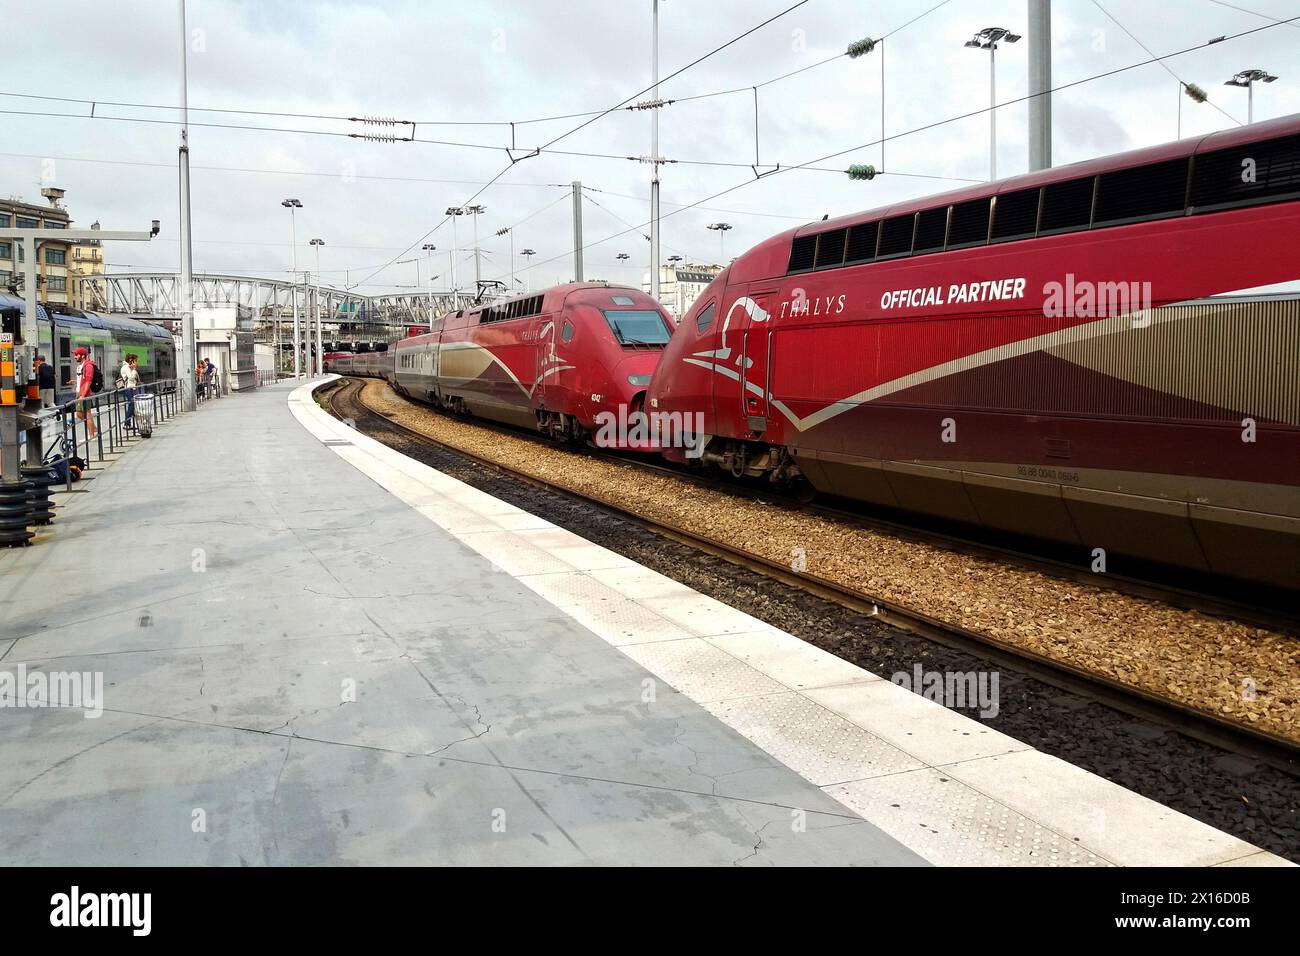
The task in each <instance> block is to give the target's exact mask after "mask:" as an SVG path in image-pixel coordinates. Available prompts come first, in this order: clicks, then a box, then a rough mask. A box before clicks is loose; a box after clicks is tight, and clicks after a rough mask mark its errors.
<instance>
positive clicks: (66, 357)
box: [55, 329, 73, 390]
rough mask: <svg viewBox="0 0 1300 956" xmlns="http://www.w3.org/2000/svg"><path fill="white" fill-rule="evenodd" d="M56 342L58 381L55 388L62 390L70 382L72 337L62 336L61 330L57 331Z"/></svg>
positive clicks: (71, 372)
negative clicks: (57, 343) (57, 345)
mask: <svg viewBox="0 0 1300 956" xmlns="http://www.w3.org/2000/svg"><path fill="white" fill-rule="evenodd" d="M58 340H59V348H58V355H59V361H58V366H59V380H58V383H57V385H56V386H55V387H56V388H57V389H59V390H62V389H65V388H67V387H68V382H71V381H72V374H73V368H72V336H71V335H66V334H64V332H63V330H62V329H59V330H58Z"/></svg>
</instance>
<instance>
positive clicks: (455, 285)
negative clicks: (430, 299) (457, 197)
mask: <svg viewBox="0 0 1300 956" xmlns="http://www.w3.org/2000/svg"><path fill="white" fill-rule="evenodd" d="M443 215H446V216H451V252H450V256H451V304H452V307H453V308H455V306H456V296H457V294H458V293H459V292H460V283H459V281H458V280H457V278H456V250H457V249H458V248H459V243H458V242H457V240H456V217H457V216H463V215H465V210H464V209H462V208H461V207H460V206H448V207H447V211H446V212H445V213H443Z"/></svg>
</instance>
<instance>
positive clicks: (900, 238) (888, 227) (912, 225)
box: [876, 212, 916, 259]
mask: <svg viewBox="0 0 1300 956" xmlns="http://www.w3.org/2000/svg"><path fill="white" fill-rule="evenodd" d="M915 231H916V214H915V213H910V212H909V213H907V214H906V215H903V216H895V217H894V218H892V219H886V220H885V221H884V222H882V223H881V225H880V253H879V255H877V256H876V258H877V259H892V258H894V257H895V256H910V255H911V254H912V234H913V233H914V232H915Z"/></svg>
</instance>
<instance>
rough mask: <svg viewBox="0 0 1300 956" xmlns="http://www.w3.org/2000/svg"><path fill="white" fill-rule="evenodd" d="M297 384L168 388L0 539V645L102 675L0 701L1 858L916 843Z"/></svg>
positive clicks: (312, 858) (26, 660)
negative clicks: (217, 391) (467, 517)
mask: <svg viewBox="0 0 1300 956" xmlns="http://www.w3.org/2000/svg"><path fill="white" fill-rule="evenodd" d="M287 395H288V388H287V387H286V386H278V387H272V388H265V389H261V390H258V391H257V392H254V393H250V394H245V395H240V396H236V397H232V398H230V399H226V400H223V401H220V402H216V403H212V404H209V405H207V406H205V407H203V408H201V409H200V410H199V411H198V412H196V413H194V414H191V415H187V416H182V417H180V418H179V419H177V420H175V421H174V422H173V423H171V424H169V426H168V427H167V428H166V429H163V430H160V431H159V433H158V434H157V435H156V436H155V437H154V438H152V439H150V440H149V441H147V442H141V443H139V444H138V445H136V446H134V447H133V448H132V449H131V450H130V451H129V453H128V454H126V455H124V456H122V457H121V459H120V460H118V461H116V462H114V463H113V465H112V466H111V467H110V468H107V469H105V470H104V471H103V472H102V473H100V474H99V475H98V477H97V478H96V480H95V482H94V486H93V489H92V490H91V491H90V492H88V493H86V494H83V495H79V496H75V497H73V498H72V499H71V500H70V501H69V503H68V504H67V505H66V507H65V508H64V509H63V511H62V512H61V513H60V515H59V518H58V520H57V522H56V524H55V526H54V527H53V528H52V529H51V531H50V533H49V534H48V535H46V536H45V539H44V540H42V541H41V542H40V543H38V544H37V545H36V546H34V547H31V548H28V549H25V550H23V551H11V552H6V553H0V602H3V603H4V605H5V607H6V611H5V615H4V617H5V622H6V623H5V625H4V631H3V639H0V655H2V656H0V671H7V672H9V673H11V674H18V673H19V672H20V670H21V671H22V672H25V673H28V674H30V673H31V672H35V671H41V672H43V673H47V674H49V673H54V672H59V673H63V674H71V673H78V674H88V675H94V674H101V675H102V681H103V699H102V706H103V713H102V715H101V716H98V717H87V716H85V715H84V714H83V711H81V710H77V709H66V708H65V709H53V708H48V707H46V708H40V707H22V708H7V709H4V710H0V768H3V769H2V770H0V815H3V817H4V819H5V827H4V829H5V844H6V848H5V850H6V852H5V854H4V861H5V862H6V863H8V864H121V863H129V864H231V865H239V864H498V863H499V864H506V863H514V864H591V863H595V864H732V863H743V864H751V865H752V864H850V863H851V864H868V865H870V864H919V863H922V862H923V860H922V859H921V857H919V856H918V855H917V854H915V853H913V852H912V851H911V850H908V849H907V848H905V847H904V846H903V845H901V844H900V843H899V842H898V841H897V840H895V839H894V838H892V837H890V836H888V835H887V834H885V833H884V832H882V831H881V830H880V829H879V828H877V827H876V826H874V825H872V824H870V823H867V822H865V821H864V820H863V819H862V818H861V817H859V816H857V815H856V814H855V813H853V812H852V811H851V810H850V809H849V808H847V807H846V806H845V805H844V804H842V803H840V802H839V801H838V800H836V799H834V798H833V797H832V796H830V795H829V794H828V793H826V792H824V791H823V790H822V789H821V788H820V787H819V786H817V785H816V784H814V783H812V782H810V781H809V780H807V779H805V778H804V777H802V776H800V774H798V773H797V772H795V771H794V770H792V769H790V768H789V767H787V766H785V765H784V764H782V763H781V762H780V761H779V760H778V759H776V758H775V757H773V756H772V755H771V754H769V753H767V752H766V751H764V750H763V749H762V748H760V747H759V746H758V745H757V744H755V743H754V742H752V741H750V740H748V739H746V738H745V737H744V736H742V735H741V734H739V733H738V732H736V731H735V730H733V729H732V728H730V727H729V726H727V725H726V724H725V723H723V722H722V721H721V720H719V719H718V718H717V717H716V716H714V715H713V714H711V713H710V712H709V710H708V709H707V708H706V706H704V705H702V704H701V703H698V702H696V701H695V700H692V699H690V698H689V697H687V696H686V695H684V694H682V693H679V692H678V691H676V690H674V688H673V687H672V686H670V685H669V684H667V683H665V682H664V681H663V680H658V679H656V678H655V677H654V676H653V675H652V674H650V672H649V671H647V669H646V668H645V667H643V666H642V665H640V664H638V663H637V662H636V661H635V660H633V659H632V658H630V657H629V656H627V655H626V654H624V653H623V652H622V651H621V650H619V649H618V648H617V647H614V646H612V645H611V644H610V643H608V642H607V641H606V640H603V639H602V638H601V637H599V636H597V635H596V634H594V633H593V632H592V631H591V630H589V629H588V628H587V627H585V626H584V625H583V624H582V623H580V622H579V621H578V620H576V619H575V618H574V617H573V616H572V615H570V614H568V613H566V612H565V611H563V610H561V609H560V608H559V607H557V606H556V605H555V604H553V603H551V602H550V601H548V600H547V599H546V598H544V597H543V596H541V595H540V594H538V593H537V592H536V591H535V590H533V589H532V588H530V587H528V586H526V584H524V583H522V582H521V580H520V579H519V578H518V577H515V576H513V575H512V574H510V573H507V572H505V571H503V570H501V568H500V567H498V566H497V565H496V564H494V563H492V562H491V561H489V560H488V559H487V558H486V557H484V556H483V555H481V554H479V553H476V552H475V551H473V550H471V549H470V548H469V547H467V546H466V545H465V544H464V543H463V542H462V541H461V540H460V539H458V538H457V537H455V536H454V535H453V534H451V533H449V532H448V531H446V530H444V529H443V528H441V527H439V526H438V525H436V524H434V523H433V522H431V521H430V520H429V519H428V518H427V517H425V516H423V515H422V514H420V513H419V512H418V511H417V510H416V509H414V508H413V507H412V506H411V505H410V504H408V503H406V502H405V501H403V500H401V499H399V498H397V497H395V496H393V495H392V494H390V493H389V492H388V491H386V490H385V489H384V488H382V487H381V486H380V485H379V484H377V483H376V482H375V481H374V480H372V479H371V478H370V477H367V475H365V474H363V473H362V472H361V471H359V470H357V468H355V467H354V466H353V465H352V464H350V463H349V462H348V461H347V460H345V459H344V458H343V457H341V456H340V455H339V454H338V453H337V452H338V451H339V450H340V449H339V448H338V446H329V445H326V444H323V443H322V442H321V440H320V439H319V438H318V437H317V436H316V435H314V434H312V433H311V432H309V431H308V430H306V429H305V428H304V427H303V425H302V424H301V423H300V422H299V421H298V420H297V418H296V417H295V415H294V414H292V413H291V411H290V407H289V405H288V403H287V402H286V398H287ZM307 401H308V402H310V399H307ZM340 427H342V426H340ZM357 437H358V438H359V437H360V436H357ZM462 487H463V486H462ZM430 500H432V499H430ZM512 511H513V509H509V508H508V507H507V508H506V510H505V511H503V512H502V513H501V515H500V521H499V522H497V523H495V524H493V526H492V531H490V532H489V534H492V533H497V532H502V533H504V531H505V529H506V528H507V527H514V528H520V529H521V530H522V527H521V526H522V525H528V524H530V522H528V521H527V520H524V521H522V522H521V521H520V520H519V519H517V518H516V517H514V516H513V515H512V514H511V513H510V512H512ZM532 525H533V527H534V528H536V529H538V530H541V531H543V532H544V531H545V523H544V522H535V521H534V522H532ZM516 557H517V558H518V559H520V560H524V559H525V557H524V555H522V554H519V555H516ZM575 560H577V561H578V563H579V566H582V567H584V568H587V567H589V566H590V565H591V564H592V563H593V562H592V560H591V559H590V556H587V560H585V561H584V560H583V556H575ZM594 563H595V564H597V565H600V564H606V563H608V564H609V565H610V566H611V567H622V566H626V565H628V564H630V562H626V561H624V560H623V559H621V558H617V556H615V560H613V561H611V562H606V561H603V560H600V559H596V560H595V561H594ZM565 568H566V569H568V570H572V566H571V565H568V564H566V565H565ZM590 569H591V570H593V571H594V570H595V568H590ZM88 686H93V677H92V678H91V680H90V683H89V684H88Z"/></svg>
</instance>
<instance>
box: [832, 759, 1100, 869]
mask: <svg viewBox="0 0 1300 956" xmlns="http://www.w3.org/2000/svg"><path fill="white" fill-rule="evenodd" d="M826 792H827V793H829V794H830V795H831V796H832V797H834V798H835V799H836V800H839V801H840V802H841V803H843V804H844V805H845V806H847V807H849V808H851V809H852V810H854V811H856V812H857V813H858V814H860V815H861V816H862V817H864V818H865V819H867V820H869V821H870V822H871V823H874V824H875V825H876V826H878V827H880V829H882V830H884V831H885V832H886V833H888V834H889V835H890V836H892V837H894V838H895V839H896V840H898V841H900V842H901V843H903V844H904V845H905V846H908V847H911V848H912V849H913V850H915V851H916V852H917V853H919V854H921V855H922V856H924V857H925V858H926V859H927V860H929V861H930V862H931V863H936V864H938V865H940V866H1110V865H1111V864H1110V863H1109V862H1108V861H1107V860H1105V859H1103V858H1102V857H1100V856H1098V855H1097V854H1095V853H1092V852H1091V851H1089V850H1088V849H1086V848H1085V847H1083V846H1082V845H1080V844H1079V843H1078V842H1076V841H1074V840H1071V839H1070V838H1069V837H1065V836H1062V835H1061V834H1059V833H1057V832H1056V831H1055V830H1052V829H1050V828H1048V827H1045V826H1042V825H1041V824H1039V823H1036V822H1035V821H1034V820H1032V819H1030V818H1029V817H1027V816H1025V815H1024V814H1021V813H1017V812H1016V811H1015V810H1012V809H1011V808H1010V807H1007V806H1004V805H1003V804H1001V803H998V801H996V800H994V799H993V798H992V797H988V796H985V795H984V794H982V793H980V792H979V791H978V790H975V789H974V788H972V787H968V786H966V785H965V784H964V783H961V782H959V781H957V780H955V779H953V778H952V777H950V776H948V775H946V774H944V773H943V772H942V771H938V770H932V769H926V770H913V771H910V772H907V773H900V774H895V775H893V776H888V777H877V778H874V779H871V780H859V781H857V782H855V783H849V784H845V785H843V786H837V787H827V788H826Z"/></svg>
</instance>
